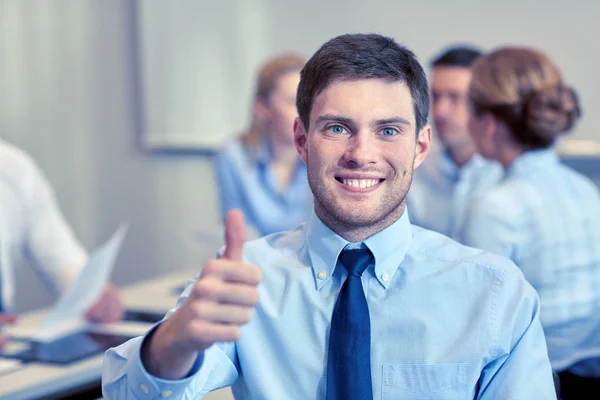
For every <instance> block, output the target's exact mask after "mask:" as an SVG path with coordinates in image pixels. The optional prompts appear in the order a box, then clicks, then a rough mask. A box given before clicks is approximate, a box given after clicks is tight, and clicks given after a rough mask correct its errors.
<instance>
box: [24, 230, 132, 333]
mask: <svg viewBox="0 0 600 400" xmlns="http://www.w3.org/2000/svg"><path fill="white" fill-rule="evenodd" d="M126 233H127V226H125V225H121V226H119V229H117V231H116V232H115V233H114V234H113V235H112V236H111V237H110V239H108V241H107V242H106V243H104V244H103V245H102V246H100V247H99V248H98V249H97V250H96V251H94V252H93V253H92V254H91V255H90V257H89V260H88V263H87V265H86V266H85V268H84V269H83V270H82V271H81V272H80V274H79V276H78V277H77V279H76V280H75V282H73V283H72V284H71V285H69V287H68V288H67V290H66V291H65V292H64V293H63V295H62V296H61V297H60V298H59V299H58V301H57V302H56V304H55V305H54V307H53V308H52V310H51V311H50V313H49V314H48V316H47V317H46V319H45V320H44V321H43V322H42V324H41V325H40V326H39V327H38V328H37V329H36V333H35V339H37V340H48V339H50V338H52V337H55V336H56V335H57V334H58V333H62V332H64V331H65V329H66V328H68V327H73V326H75V325H78V324H80V323H81V322H82V320H83V319H84V318H85V314H86V312H87V310H89V308H90V307H91V306H92V305H93V303H94V301H95V300H96V299H97V298H98V296H100V293H101V292H102V290H103V289H104V287H105V286H106V285H107V284H108V281H109V279H110V274H111V273H112V270H113V267H114V264H115V260H116V258H117V254H118V253H119V249H120V248H121V245H122V243H123V239H124V237H125V234H126Z"/></svg>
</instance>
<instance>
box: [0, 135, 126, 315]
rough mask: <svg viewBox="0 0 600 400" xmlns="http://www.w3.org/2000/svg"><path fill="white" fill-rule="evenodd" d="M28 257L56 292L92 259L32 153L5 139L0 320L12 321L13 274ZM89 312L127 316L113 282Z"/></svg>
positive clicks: (0, 155)
mask: <svg viewBox="0 0 600 400" xmlns="http://www.w3.org/2000/svg"><path fill="white" fill-rule="evenodd" d="M24 257H25V258H28V259H30V260H31V261H32V265H33V266H34V267H35V268H36V272H37V273H38V274H39V275H40V276H41V277H42V279H43V281H44V282H45V283H46V284H47V285H48V286H49V288H50V289H51V290H52V291H53V292H54V293H61V292H63V291H64V290H65V289H66V288H67V287H68V286H69V284H71V283H72V282H73V281H75V279H76V278H77V276H78V274H79V272H80V271H81V269H82V268H84V267H85V265H86V262H87V254H86V252H85V250H84V249H83V247H82V246H81V244H80V243H79V242H78V241H77V239H75V237H74V236H73V233H72V231H71V228H70V227H69V225H68V224H67V222H66V221H65V219H64V218H63V216H62V214H61V212H60V210H59V207H58V205H57V204H56V200H55V198H54V193H53V191H52V188H51V187H50V185H49V183H48V182H47V181H46V179H45V178H44V176H43V174H42V172H41V171H40V170H39V169H38V167H37V165H36V164H35V163H34V162H33V160H32V159H31V158H30V157H29V156H28V155H26V154H25V153H24V152H22V151H21V150H19V149H17V148H16V147H14V146H12V145H10V144H8V143H6V142H4V141H2V140H0V325H1V324H2V323H7V322H11V321H12V320H13V318H12V317H11V316H9V315H8V314H6V313H8V312H11V311H12V309H13V296H14V293H15V282H14V277H15V275H16V268H20V267H21V264H22V261H24V259H23V258H24ZM31 295H35V293H32V294H31ZM87 316H88V318H89V319H91V320H94V321H101V322H113V321H118V320H120V319H121V318H122V316H123V309H122V307H121V304H120V301H119V296H118V293H117V290H116V288H115V287H114V286H113V285H109V286H108V287H106V288H105V290H104V291H103V293H102V294H101V296H100V298H99V299H98V300H97V302H96V304H95V305H94V306H92V308H91V309H90V310H89V311H88V315H87Z"/></svg>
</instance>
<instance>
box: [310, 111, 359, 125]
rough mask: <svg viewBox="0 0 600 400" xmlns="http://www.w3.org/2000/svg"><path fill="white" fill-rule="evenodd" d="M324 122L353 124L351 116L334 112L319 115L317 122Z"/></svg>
mask: <svg viewBox="0 0 600 400" xmlns="http://www.w3.org/2000/svg"><path fill="white" fill-rule="evenodd" d="M323 122H337V123H340V124H344V125H352V119H351V118H348V117H343V116H341V115H334V114H324V115H319V116H318V117H317V119H316V121H315V124H322V123H323Z"/></svg>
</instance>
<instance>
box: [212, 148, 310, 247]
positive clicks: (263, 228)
mask: <svg viewBox="0 0 600 400" xmlns="http://www.w3.org/2000/svg"><path fill="white" fill-rule="evenodd" d="M271 160H272V155H271V150H270V146H269V144H268V142H267V141H266V140H265V141H263V142H261V143H260V144H259V145H258V146H257V147H256V148H254V149H249V150H248V149H246V148H245V147H244V146H243V144H242V143H241V142H240V141H239V140H235V141H232V142H230V143H229V144H228V145H227V146H226V147H225V148H224V149H223V150H221V152H219V154H217V156H216V157H215V169H216V179H217V184H218V185H219V199H220V206H221V216H222V218H223V220H224V219H225V215H226V214H227V212H228V211H229V210H231V209H233V208H239V209H240V210H242V212H243V213H244V217H245V219H246V223H247V224H249V225H252V226H253V227H254V228H255V229H256V230H257V231H258V232H259V233H260V236H263V235H268V234H271V233H274V232H281V231H286V230H290V229H293V228H295V227H296V226H297V225H299V224H300V223H302V222H304V221H306V220H307V219H308V217H309V215H310V211H311V209H312V195H311V192H310V189H309V187H308V179H307V176H306V166H305V165H304V163H303V162H302V161H301V160H300V158H298V168H297V170H296V173H295V174H294V176H293V178H292V180H291V181H290V183H289V185H288V187H287V188H286V189H285V191H284V192H280V190H279V189H278V186H277V181H276V179H275V176H274V174H273V172H272V170H271Z"/></svg>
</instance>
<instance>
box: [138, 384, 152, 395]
mask: <svg viewBox="0 0 600 400" xmlns="http://www.w3.org/2000/svg"><path fill="white" fill-rule="evenodd" d="M140 389H142V392H144V393H146V394H148V392H149V391H150V389H148V386H146V385H144V384H143V383H142V384H141V385H140Z"/></svg>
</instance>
